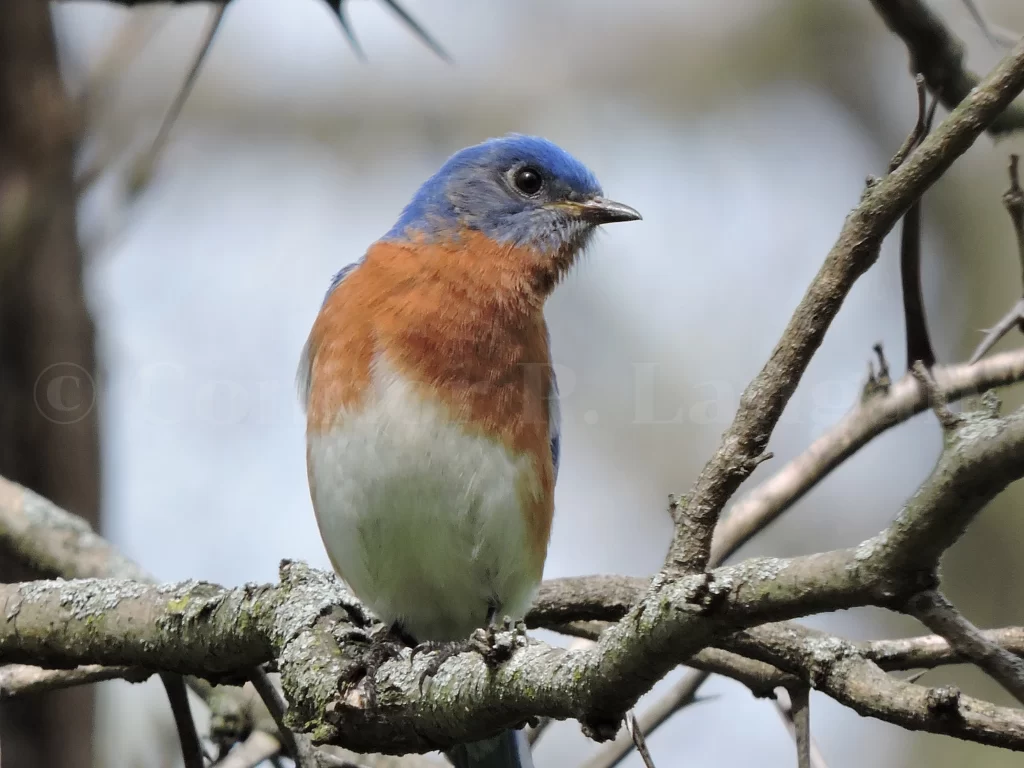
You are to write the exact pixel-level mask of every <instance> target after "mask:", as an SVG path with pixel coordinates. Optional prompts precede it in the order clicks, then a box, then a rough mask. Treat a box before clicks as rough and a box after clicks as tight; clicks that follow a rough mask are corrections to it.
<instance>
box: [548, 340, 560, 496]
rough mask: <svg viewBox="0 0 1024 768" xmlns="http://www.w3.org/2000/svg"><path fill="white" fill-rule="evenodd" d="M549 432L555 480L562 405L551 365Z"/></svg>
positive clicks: (558, 456)
mask: <svg viewBox="0 0 1024 768" xmlns="http://www.w3.org/2000/svg"><path fill="white" fill-rule="evenodd" d="M550 346H551V334H550V333H549V334H548V347H549V348H550ZM548 434H549V435H550V439H551V461H552V463H554V465H555V480H557V479H558V460H559V459H560V458H561V453H562V407H561V403H560V402H559V400H558V377H557V376H555V368H554V366H552V367H551V391H550V392H549V393H548Z"/></svg>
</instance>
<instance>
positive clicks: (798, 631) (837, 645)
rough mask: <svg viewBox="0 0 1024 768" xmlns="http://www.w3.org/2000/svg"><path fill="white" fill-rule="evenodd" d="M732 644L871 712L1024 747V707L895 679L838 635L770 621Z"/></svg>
mask: <svg viewBox="0 0 1024 768" xmlns="http://www.w3.org/2000/svg"><path fill="white" fill-rule="evenodd" d="M728 645H729V647H730V648H731V649H733V650H735V651H737V652H738V653H742V654H744V655H749V656H753V657H755V658H758V659H760V660H761V661H764V662H766V663H768V664H773V665H775V666H777V667H779V668H780V669H784V670H786V671H787V672H789V673H791V674H794V675H798V676H799V677H801V678H802V679H804V680H805V681H806V682H807V683H808V684H809V685H810V686H811V687H813V688H814V689H815V690H818V691H822V692H823V693H826V694H828V695H829V696H831V697H832V698H833V699H835V700H836V701H838V702H840V703H841V704H845V705H846V706H848V707H850V708H851V709H853V710H855V711H856V712H859V713H860V714H862V715H865V716H867V717H875V718H878V719H880V720H885V721H888V722H890V723H895V724H897V725H900V726H902V727H904V728H906V729H908V730H911V731H928V732H930V733H940V734H945V735H947V736H955V737H957V738H960V739H966V740H968V741H975V742H978V743H979V744H988V745H991V746H997V747H1005V748H1007V749H1013V750H1016V751H1024V711H1021V710H1018V709H1011V708H1009V707H997V706H995V705H994V704H989V703H988V702H985V701H981V700H979V699H975V698H972V697H970V696H965V695H963V694H962V693H960V691H959V690H957V689H955V688H952V687H945V688H927V687H925V686H921V685H916V684H914V683H908V682H905V681H902V680H896V679H894V678H892V677H890V676H889V675H887V674H886V673H885V672H883V671H882V670H881V669H880V668H879V667H878V666H877V665H876V664H875V663H873V662H871V661H869V660H868V659H866V658H864V656H863V655H862V654H861V653H860V652H859V651H858V649H857V647H856V646H855V645H853V644H852V643H847V642H846V641H844V640H840V639H839V638H836V637H827V638H821V637H819V636H816V635H815V634H814V633H811V632H808V631H806V630H804V629H803V628H801V627H796V626H794V625H785V626H782V625H768V626H763V627H757V628H756V629H751V630H746V631H745V632H741V633H737V634H736V635H734V636H732V637H731V638H730V639H729V641H728Z"/></svg>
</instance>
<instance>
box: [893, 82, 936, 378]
mask: <svg viewBox="0 0 1024 768" xmlns="http://www.w3.org/2000/svg"><path fill="white" fill-rule="evenodd" d="M915 83H916V85H917V125H916V126H915V127H914V131H913V133H911V136H910V138H912V139H913V143H912V144H911V148H915V147H917V146H918V145H919V144H920V143H921V141H922V140H923V139H924V137H925V136H927V135H928V132H929V131H931V128H932V121H933V120H934V119H935V108H936V106H937V105H938V103H939V100H938V99H935V100H933V101H932V106H931V108H930V109H926V107H925V102H926V98H925V85H924V77H923V76H922V75H920V74H919V75H917V77H916V78H915ZM915 134H916V138H915ZM900 162H902V160H901V161H900ZM890 172H891V171H890ZM923 200H924V196H923V195H922V196H921V197H919V198H918V199H917V200H915V201H914V203H913V205H911V206H910V208H908V209H907V212H906V213H905V214H904V215H903V226H902V229H901V231H900V283H901V287H902V293H903V318H904V325H905V329H906V341H907V369H908V370H909V369H910V368H911V367H912V366H913V365H914V363H915V362H917V361H921V362H922V363H924V365H925V366H927V367H928V368H931V367H932V366H933V365H935V351H934V350H933V348H932V342H931V338H930V337H929V335H928V321H927V317H926V316H925V309H924V291H923V290H922V288H921V207H922V205H923V204H924V203H923Z"/></svg>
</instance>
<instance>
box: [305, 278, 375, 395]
mask: <svg viewBox="0 0 1024 768" xmlns="http://www.w3.org/2000/svg"><path fill="white" fill-rule="evenodd" d="M361 263H362V259H360V260H359V261H354V262H352V263H351V264H349V265H347V266H345V267H342V268H341V269H340V270H339V271H338V273H337V274H336V275H335V276H334V277H333V278H331V284H330V286H328V288H327V293H325V294H324V300H323V301H322V302H321V303H320V306H321V307H322V306H323V305H324V304H326V303H327V299H329V298H330V296H331V294H332V293H334V291H335V289H336V288H337V287H338V286H339V285H341V281H342V280H344V279H345V278H346V277H347V276H348V274H349V272H351V271H352V270H353V269H355V268H356V267H358V266H359V265H360V264H361ZM311 339H312V335H311V336H310V338H308V339H306V343H305V344H303V345H302V354H301V355H300V356H299V369H298V371H297V372H296V374H295V386H296V387H297V388H298V390H299V398H300V399H301V400H302V407H303V409H305V408H306V406H307V405H308V404H309V387H310V383H311V377H310V371H311V369H312V365H313V357H314V356H315V350H314V349H312V348H311V347H310V341H311Z"/></svg>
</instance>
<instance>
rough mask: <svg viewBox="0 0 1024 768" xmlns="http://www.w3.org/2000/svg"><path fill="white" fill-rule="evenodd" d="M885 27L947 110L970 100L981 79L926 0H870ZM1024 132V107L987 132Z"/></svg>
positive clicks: (1012, 109)
mask: <svg viewBox="0 0 1024 768" xmlns="http://www.w3.org/2000/svg"><path fill="white" fill-rule="evenodd" d="M871 4H872V5H873V6H874V7H875V10H876V11H877V12H878V15H879V16H881V17H882V20H883V21H884V22H885V24H886V26H888V27H889V29H890V30H891V31H892V32H893V33H895V34H896V35H897V36H899V38H900V39H901V40H903V43H904V44H905V45H906V46H907V51H908V52H909V53H910V69H911V71H912V72H915V73H916V72H920V73H921V74H923V75H924V77H925V81H926V82H927V83H928V88H929V89H930V90H931V92H932V93H933V94H935V95H936V97H937V98H938V99H940V100H941V101H942V103H943V105H944V106H945V107H946V108H948V109H953V108H954V107H955V106H956V105H957V104H958V103H960V101H962V100H963V99H965V98H967V97H968V95H969V94H970V93H971V91H972V90H973V89H974V88H976V87H977V86H978V84H979V78H978V76H977V75H976V74H974V73H973V72H971V71H970V70H969V69H967V68H966V66H965V65H964V44H963V41H962V40H960V39H959V38H958V37H957V36H956V35H954V34H953V33H952V32H950V31H949V29H948V28H947V27H946V25H945V24H943V23H942V20H941V19H940V18H939V17H938V16H937V15H936V14H935V13H933V12H932V11H931V10H930V9H929V8H928V5H927V4H926V3H925V2H924V0H871ZM1021 128H1024V106H1022V105H1020V104H1009V103H1007V106H1006V108H1005V111H1004V112H1003V113H1002V114H1001V115H999V116H998V117H997V118H996V119H995V120H993V121H992V122H991V124H990V125H989V126H988V128H987V130H988V132H989V133H991V134H992V135H993V136H1001V135H1003V134H1006V133H1010V132H1012V131H1019V130H1020V129H1021Z"/></svg>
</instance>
